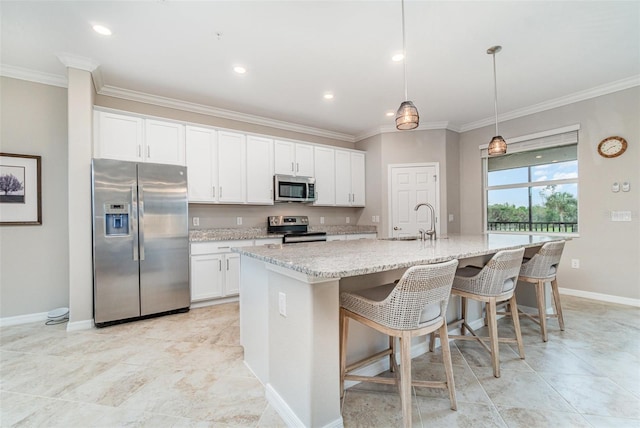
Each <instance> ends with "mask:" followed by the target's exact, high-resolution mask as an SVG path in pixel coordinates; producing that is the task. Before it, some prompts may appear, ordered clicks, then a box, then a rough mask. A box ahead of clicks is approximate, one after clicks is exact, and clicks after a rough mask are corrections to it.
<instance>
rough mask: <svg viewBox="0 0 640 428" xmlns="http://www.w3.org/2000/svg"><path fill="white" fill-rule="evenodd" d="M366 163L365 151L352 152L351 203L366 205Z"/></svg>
mask: <svg viewBox="0 0 640 428" xmlns="http://www.w3.org/2000/svg"><path fill="white" fill-rule="evenodd" d="M364 203H365V165H364V154H363V153H353V152H352V153H351V205H354V206H358V207H364Z"/></svg>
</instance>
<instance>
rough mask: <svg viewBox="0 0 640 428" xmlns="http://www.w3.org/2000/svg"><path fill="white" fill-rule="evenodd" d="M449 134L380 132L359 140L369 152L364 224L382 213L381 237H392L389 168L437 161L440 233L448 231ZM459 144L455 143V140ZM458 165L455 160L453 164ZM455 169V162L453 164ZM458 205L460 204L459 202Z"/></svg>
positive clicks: (379, 230) (358, 144)
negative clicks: (390, 234)
mask: <svg viewBox="0 0 640 428" xmlns="http://www.w3.org/2000/svg"><path fill="white" fill-rule="evenodd" d="M447 133H448V131H445V130H443V129H439V130H427V131H411V132H392V133H385V134H380V135H377V136H375V137H371V138H367V139H365V140H362V141H359V142H358V143H356V148H357V149H359V150H365V151H366V152H367V169H366V178H367V208H366V209H365V212H364V213H363V215H362V216H361V223H362V224H371V223H370V221H371V215H372V214H373V213H379V215H380V224H379V225H378V235H379V236H389V221H390V219H389V203H388V199H389V182H388V169H389V165H392V164H409V163H426V162H438V163H439V165H440V183H439V192H440V214H439V215H438V218H439V219H440V220H439V221H440V233H441V234H443V235H446V234H447V226H448V225H447V222H446V221H444V219H446V218H447V217H448V216H447V213H448V211H447V209H448V208H447V206H448V198H449V193H448V192H447V179H448V169H449V165H448V161H447V153H448V149H447ZM452 144H454V145H455V144H456V142H455V141H454V142H452ZM454 164H455V163H454ZM454 168H455V165H454ZM456 205H457V204H456Z"/></svg>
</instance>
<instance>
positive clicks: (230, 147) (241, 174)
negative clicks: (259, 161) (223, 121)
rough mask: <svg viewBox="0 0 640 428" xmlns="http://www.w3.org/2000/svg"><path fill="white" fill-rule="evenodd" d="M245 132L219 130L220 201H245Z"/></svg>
mask: <svg viewBox="0 0 640 428" xmlns="http://www.w3.org/2000/svg"><path fill="white" fill-rule="evenodd" d="M245 151H246V142H245V136H244V134H236V133H234V132H223V131H221V132H218V201H219V202H227V203H244V202H245V199H246V198H245V194H246V160H245V159H246V153H245Z"/></svg>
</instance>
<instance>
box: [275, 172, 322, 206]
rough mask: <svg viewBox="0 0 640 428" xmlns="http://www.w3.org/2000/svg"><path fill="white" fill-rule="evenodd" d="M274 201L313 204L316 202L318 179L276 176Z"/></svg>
mask: <svg viewBox="0 0 640 428" xmlns="http://www.w3.org/2000/svg"><path fill="white" fill-rule="evenodd" d="M273 190H274V196H273V200H274V201H276V202H313V201H315V200H316V179H315V178H313V177H294V176H291V175H275V176H274V177H273Z"/></svg>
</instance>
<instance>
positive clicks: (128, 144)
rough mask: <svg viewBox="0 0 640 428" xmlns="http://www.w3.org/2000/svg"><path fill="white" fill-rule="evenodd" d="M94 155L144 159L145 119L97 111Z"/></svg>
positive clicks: (128, 159) (110, 157)
mask: <svg viewBox="0 0 640 428" xmlns="http://www.w3.org/2000/svg"><path fill="white" fill-rule="evenodd" d="M93 119H94V120H93V122H94V125H93V126H94V157H96V158H103V159H116V160H125V161H133V162H141V161H142V159H143V158H142V152H143V136H144V125H143V122H144V120H143V119H141V118H139V117H133V116H125V115H122V114H115V113H108V112H103V111H95V112H94V114H93Z"/></svg>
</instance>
